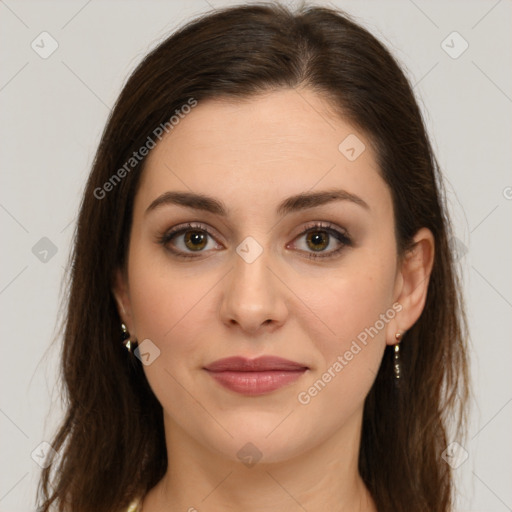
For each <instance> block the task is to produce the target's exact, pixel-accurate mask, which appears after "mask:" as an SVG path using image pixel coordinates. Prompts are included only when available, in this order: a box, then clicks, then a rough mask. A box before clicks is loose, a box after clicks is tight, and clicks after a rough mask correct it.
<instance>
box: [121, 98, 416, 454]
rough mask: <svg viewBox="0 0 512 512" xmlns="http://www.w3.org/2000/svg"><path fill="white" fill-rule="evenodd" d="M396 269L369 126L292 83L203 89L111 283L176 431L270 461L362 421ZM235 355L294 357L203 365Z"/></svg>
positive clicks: (385, 336) (160, 162)
mask: <svg viewBox="0 0 512 512" xmlns="http://www.w3.org/2000/svg"><path fill="white" fill-rule="evenodd" d="M347 137H349V138H348V139H347ZM363 144H364V146H363ZM326 191H329V192H331V193H330V194H326V193H325V192H326ZM171 193H172V194H171ZM174 193H184V194H189V195H188V196H186V197H185V196H179V195H176V194H174ZM173 194H174V195H173ZM193 195H202V196H208V198H210V201H204V200H203V201H196V204H195V207H193V206H192V205H191V203H190V200H191V198H193ZM310 195H311V197H309V196H310ZM289 198H294V199H289ZM402 284H403V279H402V277H401V274H400V269H399V268H398V266H397V253H396V240H395V235H394V221H393V205H392V200H391V194H390V191H389V189H388V187H387V185H386V183H385V182H384V181H383V179H382V178H381V177H380V175H379V170H378V168H377V164H376V156H375V153H374V152H373V150H372V147H371V145H370V141H369V139H368V138H367V136H365V134H364V133H361V132H360V131H358V130H357V129H356V128H355V127H354V126H351V125H350V124H349V123H347V122H346V121H344V120H343V119H340V118H339V117H336V116H335V115H334V114H332V113H330V112H329V109H328V105H327V103H325V102H324V100H322V99H321V98H320V97H319V96H317V95H316V94H315V93H314V92H312V91H309V90H302V91H301V92H300V94H299V93H298V92H297V91H295V90H282V91H278V92H272V93H269V94H266V95H261V96H257V97H253V98H251V99H250V100H246V101H243V102H237V103H234V102H227V101H219V100H211V101H205V102H203V103H201V102H199V103H198V105H197V106H196V107H195V108H194V109H192V111H191V112H190V113H189V114H188V115H186V116H185V117H184V118H183V119H181V120H180V122H179V124H177V125H175V126H174V128H173V130H172V131H171V132H170V133H169V135H168V136H167V137H166V138H164V139H163V140H162V141H161V142H159V143H158V144H157V146H156V147H155V148H154V149H153V150H151V152H150V154H149V156H148V158H147V161H146V166H145V169H144V172H143V175H142V177H141V182H140V188H139V189H138V192H137V194H136V198H135V203H134V213H133V225H132V230H131V234H130V245H129V254H128V263H127V268H126V272H125V273H121V272H120V273H119V275H118V281H117V285H116V289H115V294H116V298H117V300H118V303H119V307H120V312H121V316H122V318H123V319H124V321H125V323H127V325H128V328H129V330H130V333H131V335H132V337H133V338H135V337H136V338H137V339H138V341H139V344H140V347H141V351H142V353H145V354H146V355H145V356H143V357H144V359H145V360H146V361H145V363H147V364H144V371H145V373H146V376H147V379H148V381H149V383H150V385H151V387H152V389H153V391H154V393H155V395H156V397H157V398H158V400H159V401H160V403H161V404H162V406H163V410H164V418H165V424H166V433H167V434H169V433H171V434H172V432H187V435H188V436H190V439H192V440H193V441H194V442H196V443H198V444H200V445H201V446H204V447H209V449H212V447H215V450H217V452H219V453H221V454H222V455H224V456H225V457H226V458H228V459H232V460H237V459H238V458H239V456H240V455H239V454H238V455H237V453H238V452H239V450H240V449H241V448H242V447H244V446H245V445H246V444H247V443H252V445H254V446H255V447H257V449H258V450H259V452H260V453H261V454H262V459H261V460H262V462H265V461H267V462H275V461H284V460H286V459H289V458H291V457H295V456H298V455H300V454H303V453H305V452H306V451H307V450H309V449H311V448H313V447H315V446H317V445H320V444H321V443H323V442H325V441H327V440H328V439H330V438H332V437H333V436H335V435H340V433H343V432H349V431H350V432H354V431H355V430H357V428H359V427H360V424H359V423H358V422H360V419H361V413H362V407H363V402H364V399H365V397H366V395H367V394H368V392H369V390H370V388H371V386H372V384H373V381H374V379H375V376H376V373H377V371H378V368H379V365H380V362H381V359H382V356H383V351H384V348H385V346H386V343H388V344H390V343H394V342H395V341H394V334H395V332H397V331H398V330H400V328H399V326H398V323H399V319H400V318H401V317H400V309H401V308H402V306H401V305H400V304H399V303H397V299H399V298H400V297H399V293H400V286H401V285H402ZM405 327H407V326H405ZM402 330H404V329H403V326H402ZM144 343H145V345H144ZM144 347H145V348H144ZM232 356H239V357H242V358H246V359H249V360H252V359H255V358H258V357H260V356H273V357H279V358H284V359H286V360H289V361H292V362H294V363H296V366H291V367H288V368H285V367H283V366H280V365H279V364H277V365H276V366H274V369H272V367H271V366H269V364H268V362H267V363H266V364H265V363H264V364H263V367H262V368H260V371H256V372H248V371H247V370H248V368H244V367H238V368H234V367H233V366H232V365H231V366H230V365H229V364H228V365H227V367H222V368H220V369H219V368H218V370H219V371H217V372H212V371H210V370H208V369H206V367H209V368H211V365H212V363H214V362H216V361H218V360H220V359H224V358H228V357H232ZM274 363H275V362H274ZM252 369H253V370H254V369H255V368H252ZM220 370H224V371H220ZM241 370H245V371H241ZM251 373H252V375H251ZM358 425H359V427H358ZM356 427H357V428H356ZM245 449H246V450H253V449H254V448H247V447H246V448H245Z"/></svg>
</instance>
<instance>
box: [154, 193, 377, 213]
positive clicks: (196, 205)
mask: <svg viewBox="0 0 512 512" xmlns="http://www.w3.org/2000/svg"><path fill="white" fill-rule="evenodd" d="M334 201H349V202H351V203H353V204H357V205H359V206H361V207H362V208H364V209H365V210H368V211H369V210H370V207H369V206H368V204H367V203H366V202H365V201H364V200H363V199H361V198H360V197H359V196H356V195H355V194H352V193H350V192H347V191H346V190H343V189H339V188H336V189H330V190H322V191H318V192H304V193H302V194H297V195H294V196H291V197H288V198H287V199H285V200H284V201H283V202H282V203H280V204H279V206H278V207H277V209H276V213H277V215H279V216H284V215H287V214H289V213H292V212H298V211H301V210H307V209H308V208H314V207H316V206H322V205H324V204H328V203H332V202H334ZM165 205H178V206H184V207H186V208H193V209H195V210H202V211H206V212H210V213H213V214H215V215H219V216H221V217H227V216H228V214H229V210H228V208H227V207H226V206H225V204H224V203H223V202H222V201H220V200H218V199H215V198H214V197H210V196H207V195H205V194H196V193H193V192H174V191H169V192H165V193H163V194H162V195H161V196H158V197H157V198H156V199H155V200H154V201H153V202H152V203H151V204H150V205H149V206H148V208H147V209H146V212H145V214H148V213H149V212H151V211H153V210H156V209H157V208H160V207H162V206H165Z"/></svg>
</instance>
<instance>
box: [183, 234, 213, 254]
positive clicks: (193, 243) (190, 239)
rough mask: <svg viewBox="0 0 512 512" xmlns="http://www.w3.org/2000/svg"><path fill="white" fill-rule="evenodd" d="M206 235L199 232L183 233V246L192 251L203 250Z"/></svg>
mask: <svg viewBox="0 0 512 512" xmlns="http://www.w3.org/2000/svg"><path fill="white" fill-rule="evenodd" d="M207 237H208V235H207V234H205V233H203V232H201V231H196V230H194V231H185V238H184V241H185V245H186V246H187V248H188V249H190V250H192V251H197V250H201V249H204V248H205V246H206V243H207Z"/></svg>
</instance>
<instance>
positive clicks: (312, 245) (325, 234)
mask: <svg viewBox="0 0 512 512" xmlns="http://www.w3.org/2000/svg"><path fill="white" fill-rule="evenodd" d="M301 239H304V242H303V243H302V244H300V243H299V244H297V245H298V246H299V247H298V248H299V250H300V252H304V253H306V256H307V257H308V258H311V259H314V258H331V257H334V256H337V255H338V253H340V252H341V251H342V250H343V249H344V248H345V247H347V246H352V240H351V239H350V237H349V236H348V233H347V232H346V231H344V230H343V231H340V230H338V229H335V228H334V227H333V225H332V224H331V223H327V224H322V223H313V224H311V225H309V226H307V228H306V229H305V230H304V231H303V232H302V233H301V234H300V235H299V236H298V237H297V240H301ZM294 245H295V244H294ZM301 245H302V246H304V247H300V246H301ZM328 248H329V249H328ZM326 249H328V250H326Z"/></svg>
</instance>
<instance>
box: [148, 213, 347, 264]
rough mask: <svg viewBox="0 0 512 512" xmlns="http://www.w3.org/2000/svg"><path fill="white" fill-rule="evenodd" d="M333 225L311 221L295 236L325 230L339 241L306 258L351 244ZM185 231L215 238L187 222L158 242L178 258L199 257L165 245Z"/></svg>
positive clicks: (328, 256)
mask: <svg viewBox="0 0 512 512" xmlns="http://www.w3.org/2000/svg"><path fill="white" fill-rule="evenodd" d="M333 226H334V225H333V224H331V223H329V222H327V223H323V222H313V223H311V224H309V225H308V226H307V227H306V228H305V229H304V231H302V233H300V234H299V235H298V236H297V237H296V238H300V237H302V236H304V235H307V234H308V233H310V232H315V231H323V232H326V233H327V234H329V235H330V236H333V237H334V238H335V239H336V240H338V242H340V243H341V247H339V248H338V249H336V250H334V251H330V252H328V253H327V255H326V256H324V255H321V254H320V253H317V254H315V253H308V254H307V256H306V257H307V258H309V259H318V258H323V259H327V258H333V257H335V256H337V255H338V254H339V253H340V252H341V251H342V250H343V249H344V248H345V247H346V246H348V247H350V246H352V240H351V239H350V237H349V235H348V233H347V232H345V231H339V230H338V229H335V228H334V227H333ZM187 231H202V232H205V233H207V235H208V236H210V237H211V238H213V239H215V237H214V235H213V233H211V232H210V231H209V229H208V228H207V227H206V226H203V225H201V224H191V223H188V224H186V225H185V226H183V225H182V226H177V227H175V228H173V229H171V230H169V231H167V232H165V233H164V234H163V235H161V236H159V237H158V240H157V241H158V243H159V244H161V245H163V246H164V247H165V248H166V249H168V250H169V251H170V252H172V253H173V254H174V255H175V256H177V257H179V258H183V259H186V260H191V259H194V258H198V257H200V254H198V255H197V256H196V255H192V254H186V253H182V252H181V251H177V250H175V249H170V248H169V247H167V244H168V243H169V242H170V241H171V240H172V239H174V238H175V237H176V236H177V235H181V234H183V233H186V232H187ZM198 252H199V253H200V252H202V251H198Z"/></svg>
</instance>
